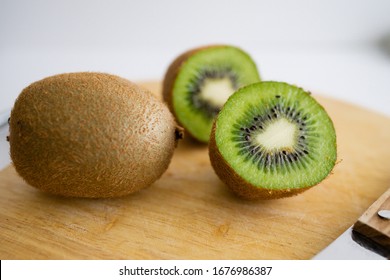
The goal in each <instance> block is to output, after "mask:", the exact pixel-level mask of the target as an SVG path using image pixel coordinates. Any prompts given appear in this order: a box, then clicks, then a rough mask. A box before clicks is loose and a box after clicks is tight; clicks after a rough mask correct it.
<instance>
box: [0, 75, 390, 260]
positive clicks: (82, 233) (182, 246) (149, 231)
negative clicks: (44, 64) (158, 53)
mask: <svg viewBox="0 0 390 280" xmlns="http://www.w3.org/2000/svg"><path fill="white" fill-rule="evenodd" d="M144 86H146V87H148V88H149V89H151V90H152V91H153V92H155V93H156V94H157V95H158V94H159V93H160V84H158V83H145V84H144ZM317 99H318V101H319V102H320V103H321V104H322V105H323V106H324V107H325V108H326V109H327V111H328V113H329V114H330V116H331V117H332V119H333V120H334V123H335V127H336V131H337V136H338V153H339V163H338V164H337V166H336V167H335V169H334V171H333V174H332V175H330V176H329V177H328V178H327V179H326V180H325V181H323V182H322V183H320V184H319V185H318V186H316V187H314V188H312V189H310V190H309V191H307V192H305V193H303V194H301V195H298V196H295V197H292V198H285V199H280V200H272V201H244V200H241V199H239V198H237V197H235V196H234V195H233V194H232V193H231V192H230V191H229V190H228V189H227V188H226V187H225V186H224V184H223V183H222V182H221V181H220V180H219V179H218V177H217V176H216V175H215V173H214V171H213V169H212V167H211V165H210V162H209V158H208V150H207V146H204V145H201V144H197V143H195V142H193V141H191V139H189V138H188V137H187V139H185V140H184V141H182V142H181V143H180V144H179V147H178V148H177V150H176V152H175V155H174V157H173V159H172V163H171V165H170V167H169V169H168V170H167V172H166V173H165V174H164V175H163V177H162V178H161V179H160V180H158V181H157V182H156V183H154V184H153V185H152V186H151V187H149V188H147V189H144V190H142V191H140V192H138V193H136V194H133V195H130V196H127V197H123V198H117V199H93V200H91V199H69V198H61V197H54V196H50V195H46V194H43V193H42V192H40V191H38V190H36V189H34V188H32V187H30V186H28V185H27V184H26V183H24V181H23V180H22V179H21V178H20V177H18V175H17V174H16V173H15V170H14V168H13V167H12V166H9V167H7V168H5V169H4V170H2V171H0V243H1V246H0V258H1V259H3V260H4V259H309V258H311V257H313V256H314V255H315V254H316V253H317V252H319V251H320V250H321V249H323V248H324V247H325V246H327V245H328V244H329V243H330V242H331V241H332V240H334V239H335V238H336V237H337V236H338V235H339V234H341V233H342V232H343V231H344V230H346V229H347V228H348V227H350V226H351V225H352V224H353V223H354V222H355V221H356V220H357V219H358V217H359V216H360V215H361V214H362V213H363V212H364V211H365V210H366V208H367V207H368V206H369V205H370V204H371V203H373V202H374V201H375V200H376V199H377V198H378V197H379V196H380V195H381V194H382V193H383V192H384V191H385V190H386V189H387V188H388V187H389V186H390V164H389V159H390V145H389V144H390V119H389V118H387V117H385V116H383V115H380V114H377V113H374V112H370V111H367V110H365V109H362V108H358V107H356V106H353V105H350V104H346V103H343V102H340V101H336V100H332V99H328V98H323V97H320V96H317Z"/></svg>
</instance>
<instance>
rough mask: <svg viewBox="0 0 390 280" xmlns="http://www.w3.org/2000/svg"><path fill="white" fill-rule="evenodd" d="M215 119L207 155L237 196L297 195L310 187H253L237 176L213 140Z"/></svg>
mask: <svg viewBox="0 0 390 280" xmlns="http://www.w3.org/2000/svg"><path fill="white" fill-rule="evenodd" d="M216 126H217V119H216V120H215V121H214V124H213V128H212V130H211V135H210V142H209V157H210V161H211V165H212V167H213V168H214V171H215V173H216V174H217V175H218V177H219V178H220V179H221V180H222V181H223V182H224V183H225V184H226V185H227V186H228V187H229V188H230V189H231V190H232V191H233V193H235V194H236V195H237V196H239V197H241V198H243V199H247V200H267V199H277V198H284V197H290V196H294V195H297V194H299V193H302V192H304V191H306V190H308V189H310V188H311V187H307V188H300V189H288V190H287V189H284V190H271V189H266V188H261V187H255V186H253V185H252V184H251V183H249V182H247V181H246V180H244V179H243V178H242V177H241V176H239V175H238V174H237V173H236V172H235V171H234V169H233V168H232V167H231V166H230V165H229V163H228V162H226V161H225V159H224V158H223V156H222V154H221V153H220V151H219V149H218V146H217V144H216V140H215V131H216V128H217V127H216Z"/></svg>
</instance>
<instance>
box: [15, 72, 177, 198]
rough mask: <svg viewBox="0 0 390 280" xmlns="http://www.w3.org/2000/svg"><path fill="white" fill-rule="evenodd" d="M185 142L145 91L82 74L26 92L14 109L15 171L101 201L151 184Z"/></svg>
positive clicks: (45, 187) (41, 185)
mask: <svg viewBox="0 0 390 280" xmlns="http://www.w3.org/2000/svg"><path fill="white" fill-rule="evenodd" d="M181 137H182V132H181V128H180V127H178V126H177V125H176V122H175V120H174V117H173V116H172V114H171V113H170V111H169V109H168V108H167V107H166V105H165V104H164V103H162V102H161V101H159V100H157V99H156V98H155V97H154V96H153V95H152V94H151V93H150V92H148V91H147V90H146V89H143V88H141V87H139V86H137V85H136V84H134V83H132V82H130V81H128V80H126V79H123V78H121V77H118V76H114V75H110V74H105V73H93V72H80V73H66V74H60V75H55V76H51V77H48V78H45V79H43V80H40V81H37V82H35V83H33V84H31V85H30V86H28V87H27V88H25V89H24V90H23V91H22V92H21V94H20V95H19V97H18V98H17V99H16V101H15V105H14V107H13V109H12V111H11V117H10V134H9V138H8V139H9V142H10V155H11V159H12V162H13V165H14V167H15V169H16V171H17V173H18V174H19V175H20V176H21V177H22V178H23V179H24V180H25V181H26V182H27V183H28V184H30V185H31V186H33V187H36V188H38V189H40V190H42V191H45V192H48V193H52V194H57V195H62V196H70V197H89V198H100V197H117V196H123V195H127V194H130V193H133V192H136V191H138V190H140V189H142V188H145V187H147V186H150V185H151V184H152V183H153V182H155V181H156V180H157V179H158V178H160V176H161V175H162V174H163V173H164V171H165V170H166V169H167V168H168V165H169V163H170V161H171V158H172V155H173V152H174V149H175V146H176V144H177V141H178V139H179V138H181Z"/></svg>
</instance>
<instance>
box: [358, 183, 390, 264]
mask: <svg viewBox="0 0 390 280" xmlns="http://www.w3.org/2000/svg"><path fill="white" fill-rule="evenodd" d="M380 210H390V188H389V189H388V190H387V191H386V192H385V193H384V194H383V195H382V196H381V197H380V198H379V199H378V200H377V201H375V202H374V204H372V205H371V206H370V207H369V208H368V209H367V211H366V212H364V213H363V215H362V216H361V217H360V218H359V219H358V221H357V222H356V224H354V226H353V230H354V231H357V232H358V233H360V234H362V235H363V236H364V237H365V238H368V239H369V240H371V241H373V242H375V243H377V244H379V245H380V246H381V247H382V248H384V249H385V250H386V251H387V252H388V253H387V255H386V256H387V257H388V258H390V220H388V219H385V218H382V217H380V216H379V215H378V212H379V211H380Z"/></svg>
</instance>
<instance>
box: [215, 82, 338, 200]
mask: <svg viewBox="0 0 390 280" xmlns="http://www.w3.org/2000/svg"><path fill="white" fill-rule="evenodd" d="M209 154H210V159H211V163H212V166H213V167H214V169H215V172H216V173H217V175H218V176H219V177H220V178H221V180H222V181H224V182H225V183H226V184H227V185H228V186H229V187H230V188H231V189H232V190H233V191H234V192H235V193H236V194H237V195H239V196H241V197H244V198H247V199H256V198H261V199H270V198H279V197H285V196H291V195H294V194H297V193H299V192H302V191H304V190H306V189H308V188H310V187H312V186H314V185H316V184H318V183H319V182H321V181H322V180H323V179H324V178H326V177H327V176H328V174H329V173H330V172H331V170H332V169H333V167H334V165H335V162H336V158H337V149H336V133H335V129H334V126H333V123H332V120H331V119H330V117H329V116H328V114H327V113H326V111H325V110H324V108H323V107H322V106H321V105H320V104H319V103H318V102H317V101H316V100H315V99H314V98H313V97H312V96H311V95H310V93H308V92H306V91H304V90H303V89H301V88H299V87H296V86H292V85H289V84H287V83H281V82H260V83H255V84H251V85H248V86H246V87H243V88H241V89H239V90H238V91H237V92H236V93H234V94H233V95H232V96H231V97H230V98H229V99H228V101H227V102H226V103H225V105H224V107H223V109H222V110H221V111H220V113H219V115H218V117H217V119H216V120H215V123H214V125H213V129H212V134H211V139H210V149H209Z"/></svg>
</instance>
